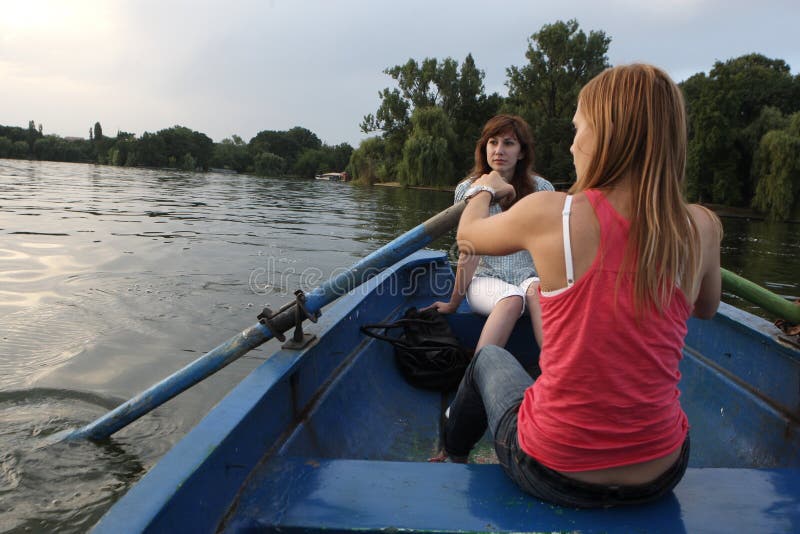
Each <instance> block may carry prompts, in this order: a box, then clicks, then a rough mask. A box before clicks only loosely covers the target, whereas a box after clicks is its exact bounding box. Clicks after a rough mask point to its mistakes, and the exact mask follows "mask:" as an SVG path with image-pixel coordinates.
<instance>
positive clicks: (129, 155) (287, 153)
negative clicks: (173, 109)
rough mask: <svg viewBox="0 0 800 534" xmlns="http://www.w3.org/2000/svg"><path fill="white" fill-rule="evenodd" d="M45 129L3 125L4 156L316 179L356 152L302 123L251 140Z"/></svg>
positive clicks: (181, 130)
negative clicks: (74, 134)
mask: <svg viewBox="0 0 800 534" xmlns="http://www.w3.org/2000/svg"><path fill="white" fill-rule="evenodd" d="M42 130H43V128H42V125H41V124H40V125H39V126H38V127H37V126H36V124H35V122H34V121H30V122H29V123H28V128H27V129H25V128H21V127H16V126H0V158H22V159H38V160H46V161H68V162H93V163H100V164H104V165H118V166H129V167H133V166H145V167H169V168H175V169H182V170H189V171H195V170H204V171H207V170H209V169H213V168H217V169H226V170H232V171H236V172H250V173H253V174H258V175H262V176H283V175H294V176H301V177H313V176H314V175H315V174H318V173H320V172H327V171H332V170H340V169H344V168H345V166H346V165H347V163H348V162H349V161H350V154H351V153H352V152H353V147H351V146H350V145H349V144H347V143H342V144H340V145H336V146H329V145H326V144H324V143H323V142H322V141H321V140H320V139H319V137H317V135H316V134H315V133H313V132H312V131H310V130H308V129H306V128H302V127H300V126H297V127H294V128H292V129H290V130H287V131H274V130H265V131H262V132H259V133H258V134H257V135H256V136H255V137H253V138H252V139H251V140H250V141H249V142H248V143H245V142H244V140H242V138H241V137H239V136H238V135H233V136H232V137H230V138H228V139H223V140H222V142H220V143H214V142H213V141H212V140H211V138H210V137H208V136H207V135H206V134H204V133H201V132H197V131H194V130H191V129H189V128H187V127H185V126H173V127H172V128H166V129H164V130H160V131H158V132H156V133H150V132H145V133H144V134H142V136H141V137H139V138H137V137H136V136H135V135H134V134H132V133H128V132H117V134H116V136H114V137H109V136H106V135H104V134H103V128H102V126H101V124H100V123H99V122H97V123H95V125H94V127H93V128H90V130H89V139H88V140H87V139H79V138H78V139H76V138H64V137H59V136H57V135H44V134H43V132H42Z"/></svg>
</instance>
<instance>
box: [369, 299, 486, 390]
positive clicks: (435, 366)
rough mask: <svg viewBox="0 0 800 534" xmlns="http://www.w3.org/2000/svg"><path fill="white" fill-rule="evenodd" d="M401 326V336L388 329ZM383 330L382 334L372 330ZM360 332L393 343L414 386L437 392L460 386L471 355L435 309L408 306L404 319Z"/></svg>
mask: <svg viewBox="0 0 800 534" xmlns="http://www.w3.org/2000/svg"><path fill="white" fill-rule="evenodd" d="M392 328H402V329H403V333H402V334H400V336H399V337H391V336H389V335H387V330H390V329H392ZM377 329H383V330H384V333H383V334H379V333H376V332H373V330H377ZM361 331H362V332H364V333H365V334H366V335H368V336H370V337H374V338H375V339H381V340H383V341H388V342H389V343H391V344H392V346H394V356H395V363H397V367H398V368H399V369H400V373H401V374H402V375H403V377H405V379H406V381H408V383H409V384H411V385H412V386H416V387H420V388H424V389H432V390H435V391H452V390H454V389H456V388H457V387H458V384H459V382H461V377H463V376H464V371H465V370H466V368H467V365H468V364H469V359H470V354H469V352H468V351H467V350H466V349H464V348H463V347H462V346H461V344H460V343H459V342H458V339H456V337H455V336H454V335H453V331H452V330H450V325H449V324H448V323H447V319H445V318H444V316H443V315H442V314H440V313H439V312H438V311H437V310H435V309H429V310H424V311H419V310H417V309H416V308H409V309H407V310H406V312H405V313H404V314H403V318H402V319H399V320H397V321H395V322H393V323H378V324H367V325H364V326H362V327H361Z"/></svg>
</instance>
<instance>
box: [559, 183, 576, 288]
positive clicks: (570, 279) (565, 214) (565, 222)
mask: <svg viewBox="0 0 800 534" xmlns="http://www.w3.org/2000/svg"><path fill="white" fill-rule="evenodd" d="M571 207H572V195H567V198H566V199H565V200H564V211H562V212H561V228H562V229H563V231H564V261H565V263H566V268H567V287H572V284H574V283H575V269H574V267H573V265H572V243H571V242H570V240H569V215H570V213H572V212H571V211H570V208H571Z"/></svg>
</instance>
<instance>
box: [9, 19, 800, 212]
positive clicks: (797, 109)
mask: <svg viewBox="0 0 800 534" xmlns="http://www.w3.org/2000/svg"><path fill="white" fill-rule="evenodd" d="M610 44H611V38H610V37H609V36H608V35H606V33H605V32H603V31H600V30H592V31H589V32H588V34H587V33H586V32H584V31H583V30H582V29H581V28H580V27H579V25H578V23H577V21H575V20H570V21H566V22H563V21H557V22H555V23H553V24H547V25H544V26H543V27H542V28H541V29H540V30H539V31H538V32H536V33H534V34H533V35H532V36H531V37H530V38H529V39H528V42H527V51H526V53H525V57H526V60H527V63H525V64H523V65H520V66H514V65H512V66H509V67H507V68H506V76H507V79H506V86H507V88H508V95H507V96H502V95H500V94H498V93H496V92H495V93H491V94H487V93H486V90H485V87H484V83H483V80H484V71H483V70H481V69H480V68H479V67H478V66H477V65H476V63H475V60H474V58H473V57H472V54H467V56H466V57H465V58H464V59H463V61H461V62H459V61H456V60H455V59H453V58H449V57H448V58H444V59H437V58H424V59H421V60H418V59H414V58H411V59H409V60H408V61H407V62H406V63H404V64H402V65H395V66H392V67H388V68H387V69H386V70H384V73H385V74H386V75H387V76H389V77H390V78H391V80H392V82H391V85H390V87H386V88H384V89H383V90H381V91H380V92H379V98H380V103H379V105H378V108H377V110H376V111H375V112H373V113H369V114H367V115H366V116H365V117H363V120H362V121H361V123H360V127H361V130H362V131H363V132H364V133H366V134H372V136H371V137H368V138H366V139H364V140H363V141H362V142H361V143H360V145H359V146H358V147H357V148H355V149H354V148H353V147H351V146H350V145H349V144H347V143H342V144H339V145H335V146H330V145H326V144H324V143H322V141H321V140H320V139H319V138H318V137H317V136H316V134H314V133H313V132H311V131H310V130H308V129H306V128H303V127H300V126H297V127H295V128H292V129H290V130H288V131H277V130H264V131H261V132H259V133H258V134H257V135H256V136H255V137H253V138H252V139H251V140H250V141H248V142H245V141H244V140H243V139H242V138H240V137H239V136H236V135H233V136H232V137H231V138H229V139H224V140H223V141H221V142H219V143H214V142H213V141H212V140H211V139H210V138H209V137H208V136H206V135H205V134H203V133H200V132H196V131H193V130H191V129H189V128H187V127H184V126H174V127H172V128H167V129H164V130H160V131H158V132H156V133H149V132H145V133H144V134H143V135H142V136H141V137H136V136H135V135H133V134H130V133H126V132H117V134H116V136H115V137H107V136H105V135H103V132H102V127H101V125H100V123H99V122H98V123H96V124H95V125H94V127H93V128H91V129H90V130H89V139H88V140H86V139H74V138H62V137H59V136H55V135H45V134H44V133H43V128H42V125H41V124H39V125H38V126H37V125H36V124H35V122H34V121H30V123H29V125H28V128H22V127H14V126H0V157H6V158H28V159H40V160H54V161H76V162H79V161H80V162H97V163H103V164H110V165H128V166H135V165H141V166H153V167H173V168H181V169H187V170H197V169H201V170H208V169H215V168H216V169H229V170H234V171H237V172H252V173H254V174H260V175H265V176H275V175H294V176H300V177H312V176H314V175H315V174H319V173H321V172H328V171H342V170H347V171H348V172H349V173H350V174H351V175H352V176H353V177H354V178H355V179H356V181H359V182H362V183H367V184H373V183H386V182H399V183H400V184H401V185H404V186H422V187H452V186H453V185H455V184H456V183H457V182H458V181H460V180H461V179H463V178H464V176H465V175H466V173H467V172H468V171H469V169H470V168H471V166H472V158H473V154H472V151H473V147H474V142H475V140H476V139H477V137H478V136H479V134H480V129H481V127H482V125H483V123H484V122H485V121H486V120H487V119H488V118H489V117H491V116H492V115H494V114H496V113H499V112H508V113H516V114H519V115H521V116H522V117H524V118H525V119H526V120H527V121H528V122H529V123H530V124H531V127H532V129H533V133H534V138H535V139H536V169H537V171H538V172H539V173H540V174H542V175H543V176H546V177H548V178H549V179H550V180H551V181H553V182H554V183H556V184H560V185H561V186H562V187H567V186H568V185H569V184H570V183H572V182H573V181H574V179H575V175H574V169H573V167H572V158H571V155H570V153H569V146H570V144H571V141H572V124H571V121H572V115H573V113H574V108H575V102H576V99H577V95H578V92H579V91H580V88H581V87H582V86H583V85H584V84H585V83H586V82H587V81H588V80H589V79H591V78H592V77H593V76H595V75H596V74H597V73H599V72H600V71H602V70H603V69H605V68H607V67H609V66H610V64H609V61H608V56H607V53H608V49H609V46H610ZM680 85H681V88H682V89H683V91H684V95H685V97H686V104H687V109H688V113H689V158H688V164H687V196H688V198H689V200H691V201H699V202H704V203H712V204H718V205H726V206H731V207H747V208H754V209H756V210H758V211H760V212H762V213H764V214H765V215H766V216H767V217H769V218H772V219H778V220H787V219H799V218H800V75H794V76H793V75H792V74H791V70H790V66H789V65H787V64H786V62H785V61H783V60H782V59H773V58H767V57H765V56H763V55H760V54H756V53H753V54H748V55H745V56H740V57H737V58H732V59H729V60H727V61H717V62H716V63H715V64H714V65H713V66H712V68H711V70H710V71H709V72H708V74H706V73H705V72H701V73H698V74H695V75H694V76H691V77H690V78H688V79H687V80H685V81H683V82H681V83H680Z"/></svg>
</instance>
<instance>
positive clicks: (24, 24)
mask: <svg viewBox="0 0 800 534" xmlns="http://www.w3.org/2000/svg"><path fill="white" fill-rule="evenodd" d="M105 11H106V8H105V7H104V4H103V3H97V2H91V1H70V2H61V1H58V0H10V1H9V0H6V1H0V12H1V13H2V16H0V28H2V30H3V33H4V37H8V36H9V33H10V34H11V35H13V34H16V33H21V34H24V33H27V32H29V31H42V30H48V31H53V30H59V29H62V30H65V31H68V32H71V31H76V30H81V31H82V30H83V29H84V28H86V27H95V28H96V27H97V26H101V27H103V26H106V24H105V21H106V17H105V15H106V13H105Z"/></svg>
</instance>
